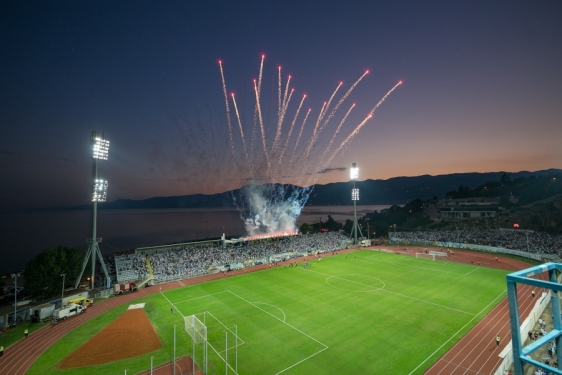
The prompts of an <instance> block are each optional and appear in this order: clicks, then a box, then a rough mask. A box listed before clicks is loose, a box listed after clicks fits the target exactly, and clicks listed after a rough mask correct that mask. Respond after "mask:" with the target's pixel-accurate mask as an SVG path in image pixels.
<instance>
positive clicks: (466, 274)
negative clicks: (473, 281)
mask: <svg viewBox="0 0 562 375" xmlns="http://www.w3.org/2000/svg"><path fill="white" fill-rule="evenodd" d="M479 269H480V267H476V268H475V269H473V270H472V271H470V272H469V273H465V274H464V275H463V276H468V275H470V274H471V273H473V272H474V271H478V270H479Z"/></svg>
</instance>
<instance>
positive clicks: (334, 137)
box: [320, 103, 355, 166]
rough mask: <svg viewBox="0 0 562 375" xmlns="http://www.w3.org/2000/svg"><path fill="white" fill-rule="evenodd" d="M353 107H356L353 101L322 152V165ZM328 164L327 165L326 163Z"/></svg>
mask: <svg viewBox="0 0 562 375" xmlns="http://www.w3.org/2000/svg"><path fill="white" fill-rule="evenodd" d="M353 108H355V103H353V104H352V105H351V107H350V108H349V110H348V111H347V113H346V114H345V116H344V117H343V119H342V120H341V121H340V123H339V125H338V127H337V129H336V131H335V132H334V134H333V135H332V138H331V139H330V142H328V146H327V147H326V149H325V150H324V152H323V153H322V158H321V159H320V165H324V163H323V162H322V161H323V160H324V157H325V156H326V154H327V153H328V152H329V151H330V149H331V148H332V144H333V143H334V140H335V139H336V137H337V135H338V133H339V132H340V129H341V127H342V126H343V124H344V123H345V120H347V117H348V116H349V114H350V113H351V111H352V110H353ZM326 166H327V165H326Z"/></svg>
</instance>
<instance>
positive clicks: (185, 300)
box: [176, 290, 226, 304]
mask: <svg viewBox="0 0 562 375" xmlns="http://www.w3.org/2000/svg"><path fill="white" fill-rule="evenodd" d="M220 293H226V290H223V291H222V292H216V293H211V294H207V295H204V296H199V297H193V298H189V299H184V300H182V301H177V302H176V304H178V303H184V302H189V301H193V300H196V299H200V298H206V297H209V296H214V295H215V294H220Z"/></svg>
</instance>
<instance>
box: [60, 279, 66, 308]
mask: <svg viewBox="0 0 562 375" xmlns="http://www.w3.org/2000/svg"><path fill="white" fill-rule="evenodd" d="M61 276H62V292H61V294H60V307H61V308H62V307H63V306H64V302H63V300H64V277H65V276H66V273H63V274H61Z"/></svg>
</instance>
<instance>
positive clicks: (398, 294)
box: [305, 269, 475, 316]
mask: <svg viewBox="0 0 562 375" xmlns="http://www.w3.org/2000/svg"><path fill="white" fill-rule="evenodd" d="M305 271H308V272H315V273H318V274H320V275H323V276H327V277H328V276H329V277H334V278H337V279H340V280H344V281H347V282H350V283H353V284H359V285H362V286H366V287H371V288H373V289H375V288H374V287H373V286H372V285H367V284H363V283H359V282H357V281H353V280H348V279H346V278H344V277H341V276H334V275H329V274H327V273H323V272H318V271H313V270H309V269H307V270H305ZM376 291H381V292H386V293H390V294H394V295H397V296H399V297H402V298H409V299H413V300H415V301H418V302H422V303H427V304H429V305H433V306H437V307H441V308H444V309H448V310H453V311H456V312H460V313H462V314H467V315H470V316H474V315H475V314H473V313H469V312H467V311H463V310H459V309H455V308H454V307H449V306H445V305H441V304H439V303H435V302H430V301H426V300H423V299H420V298H416V297H411V296H408V295H405V294H402V293H397V292H391V291H390V290H387V289H386V288H378V289H376Z"/></svg>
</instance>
